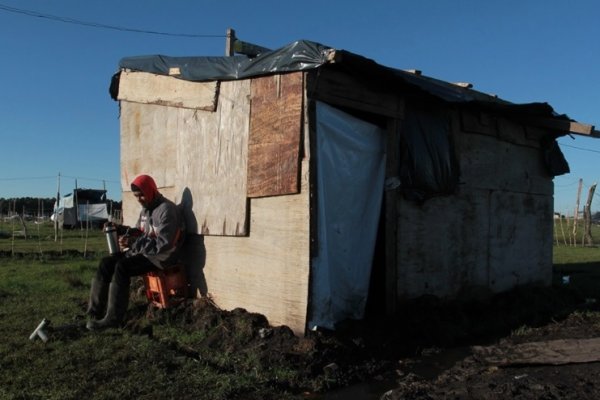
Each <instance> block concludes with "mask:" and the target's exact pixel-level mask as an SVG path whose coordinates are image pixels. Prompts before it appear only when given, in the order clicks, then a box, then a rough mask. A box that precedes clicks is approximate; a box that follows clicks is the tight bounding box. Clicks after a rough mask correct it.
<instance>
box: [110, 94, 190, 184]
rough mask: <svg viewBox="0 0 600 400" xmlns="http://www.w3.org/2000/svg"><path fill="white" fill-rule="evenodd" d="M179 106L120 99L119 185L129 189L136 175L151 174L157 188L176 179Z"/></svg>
mask: <svg viewBox="0 0 600 400" xmlns="http://www.w3.org/2000/svg"><path fill="white" fill-rule="evenodd" d="M177 110H178V109H173V108H168V107H163V106H158V105H153V104H138V103H131V102H128V101H122V102H121V188H122V190H123V191H129V190H130V187H129V185H130V184H131V181H133V179H134V178H135V177H136V176H137V175H139V174H149V175H151V176H152V177H153V178H154V180H155V181H156V184H157V185H158V186H159V187H170V186H174V185H175V183H176V181H177V163H176V161H175V155H176V154H177V135H178V132H177V125H178V122H177V121H178V118H179V115H178V113H177Z"/></svg>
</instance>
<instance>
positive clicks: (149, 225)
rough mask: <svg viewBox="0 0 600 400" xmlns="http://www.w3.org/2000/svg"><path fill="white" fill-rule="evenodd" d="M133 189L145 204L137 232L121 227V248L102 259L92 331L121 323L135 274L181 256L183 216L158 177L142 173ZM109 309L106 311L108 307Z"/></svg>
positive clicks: (92, 310) (90, 308)
mask: <svg viewBox="0 0 600 400" xmlns="http://www.w3.org/2000/svg"><path fill="white" fill-rule="evenodd" d="M131 190H132V192H133V195H134V196H135V197H136V199H137V200H138V202H139V203H140V204H141V206H142V210H141V212H140V216H139V218H138V221H137V223H136V229H135V230H134V231H135V233H134V234H130V231H131V230H132V229H127V232H128V233H127V234H124V235H123V234H122V233H125V228H124V227H118V228H119V229H118V231H120V233H121V235H120V236H119V239H118V240H119V247H120V250H121V251H120V252H119V253H116V254H114V255H109V256H107V257H104V258H103V259H102V260H101V261H100V265H99V266H98V270H97V272H96V276H95V277H94V278H93V279H92V287H91V290H90V300H89V305H88V309H87V314H88V315H89V316H90V317H91V318H90V319H89V320H88V322H87V324H86V327H87V329H89V330H91V331H95V330H100V329H104V328H108V327H117V326H119V325H120V324H121V322H122V321H123V317H124V316H125V312H126V311H127V306H128V303H129V284H130V278H131V277H132V276H137V275H143V274H145V273H147V272H150V271H152V270H156V269H157V268H158V269H163V268H165V267H168V266H170V265H173V264H175V263H176V262H177V261H178V260H179V250H180V247H181V244H182V242H183V219H182V216H181V215H180V213H179V210H178V208H177V206H176V205H175V203H173V202H172V201H171V200H168V199H167V198H165V197H164V196H163V195H162V194H160V192H159V191H158V189H157V187H156V183H155V182H154V179H152V177H150V176H148V175H140V176H138V177H137V178H135V179H134V180H133V182H132V183H131ZM105 309H106V311H105Z"/></svg>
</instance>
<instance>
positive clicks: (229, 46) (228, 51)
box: [225, 28, 235, 57]
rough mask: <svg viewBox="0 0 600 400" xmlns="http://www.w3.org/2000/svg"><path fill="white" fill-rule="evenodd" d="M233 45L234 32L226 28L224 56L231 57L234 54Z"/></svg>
mask: <svg viewBox="0 0 600 400" xmlns="http://www.w3.org/2000/svg"><path fill="white" fill-rule="evenodd" d="M234 44H235V30H233V29H232V28H228V29H227V36H226V39H225V55H226V56H227V57H231V56H233V54H234V53H235V51H234V48H233V46H234Z"/></svg>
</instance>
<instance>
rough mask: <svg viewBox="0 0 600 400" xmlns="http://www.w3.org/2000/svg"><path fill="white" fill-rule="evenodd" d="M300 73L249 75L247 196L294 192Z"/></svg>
mask: <svg viewBox="0 0 600 400" xmlns="http://www.w3.org/2000/svg"><path fill="white" fill-rule="evenodd" d="M302 98H303V73H302V72H295V73H292V74H285V75H273V76H266V77H262V78H255V79H252V83H251V108H250V138H249V142H248V145H249V147H248V157H249V160H248V197H264V196H278V195H284V194H292V193H298V190H299V184H298V169H299V164H300V160H299V157H300V141H301V137H302V135H301V133H302V130H301V123H302Z"/></svg>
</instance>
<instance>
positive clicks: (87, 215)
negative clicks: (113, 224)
mask: <svg viewBox="0 0 600 400" xmlns="http://www.w3.org/2000/svg"><path fill="white" fill-rule="evenodd" d="M108 217H109V215H108V207H107V199H106V190H100V189H80V188H76V189H74V190H73V192H71V193H67V194H66V195H64V196H63V197H62V198H60V200H59V201H58V203H57V204H55V205H54V213H53V215H52V220H53V221H54V220H55V219H56V218H58V223H59V226H60V227H61V228H75V227H80V226H81V227H83V226H88V227H99V226H102V224H104V223H105V222H106V221H108Z"/></svg>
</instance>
